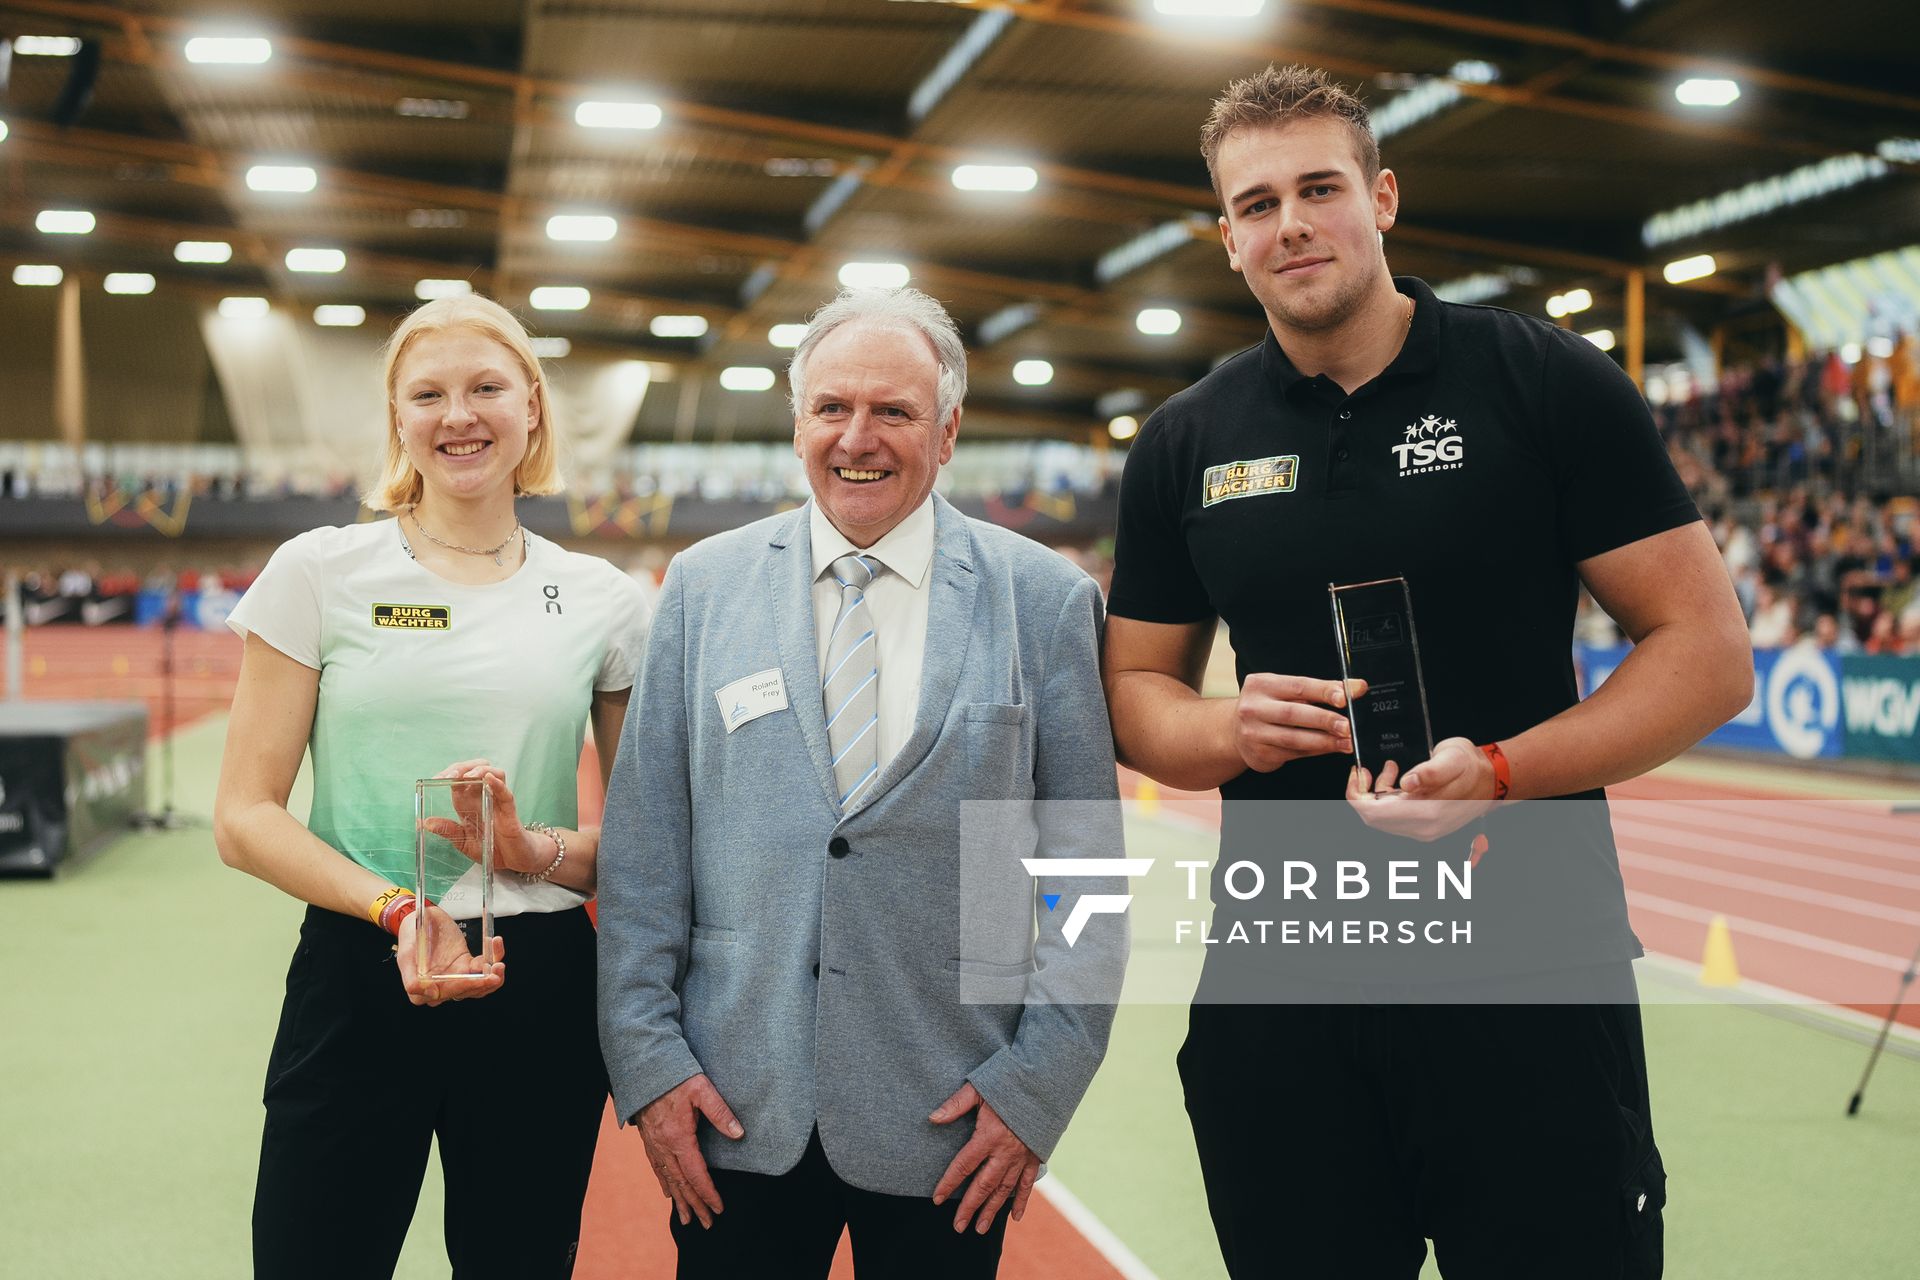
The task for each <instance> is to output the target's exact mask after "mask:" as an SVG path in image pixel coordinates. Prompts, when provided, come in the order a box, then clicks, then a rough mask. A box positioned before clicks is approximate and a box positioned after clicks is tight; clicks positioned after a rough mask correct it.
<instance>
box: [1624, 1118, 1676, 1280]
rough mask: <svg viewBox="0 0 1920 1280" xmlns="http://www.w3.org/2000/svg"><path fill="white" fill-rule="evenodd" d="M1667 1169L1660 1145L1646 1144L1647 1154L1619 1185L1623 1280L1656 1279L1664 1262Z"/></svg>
mask: <svg viewBox="0 0 1920 1280" xmlns="http://www.w3.org/2000/svg"><path fill="white" fill-rule="evenodd" d="M1666 1207H1667V1170H1666V1166H1665V1165H1663V1164H1661V1162H1660V1148H1658V1147H1656V1146H1654V1145H1652V1143H1648V1146H1647V1154H1646V1156H1645V1158H1644V1159H1642V1160H1641V1161H1640V1163H1639V1164H1637V1165H1635V1166H1634V1169H1633V1172H1632V1173H1630V1174H1628V1175H1627V1180H1626V1182H1625V1184H1624V1185H1623V1186H1622V1187H1621V1188H1620V1208H1621V1212H1622V1213H1624V1214H1625V1215H1626V1221H1627V1230H1626V1247H1625V1248H1624V1250H1623V1251H1622V1252H1623V1255H1624V1262H1625V1266H1624V1267H1623V1269H1622V1271H1621V1275H1622V1277H1623V1280H1659V1277H1660V1273H1661V1271H1662V1269H1663V1268H1664V1267H1665V1265H1666V1247H1665V1243H1664V1236H1665V1223H1664V1222H1663V1221H1662V1219H1661V1211H1662V1210H1663V1209H1665V1208H1666Z"/></svg>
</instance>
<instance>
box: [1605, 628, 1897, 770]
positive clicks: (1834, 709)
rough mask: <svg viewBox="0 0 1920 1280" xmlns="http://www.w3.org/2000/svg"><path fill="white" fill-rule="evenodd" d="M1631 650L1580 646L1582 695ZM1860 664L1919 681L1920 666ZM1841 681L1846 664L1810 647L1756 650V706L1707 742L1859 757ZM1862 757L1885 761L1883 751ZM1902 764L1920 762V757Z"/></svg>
mask: <svg viewBox="0 0 1920 1280" xmlns="http://www.w3.org/2000/svg"><path fill="white" fill-rule="evenodd" d="M1628 650H1629V646H1627V645H1613V646H1609V647H1607V648H1592V647H1588V646H1584V645H1581V646H1576V649H1575V660H1576V661H1577V662H1578V664H1579V667H1580V686H1581V688H1582V690H1583V691H1585V692H1586V693H1587V694H1589V695H1590V694H1592V692H1593V691H1594V690H1595V689H1597V688H1599V687H1600V686H1601V685H1602V684H1604V683H1605V682H1606V679H1607V677H1608V676H1610V675H1612V674H1613V672H1614V668H1616V667H1618V666H1619V665H1620V664H1621V663H1622V662H1623V661H1625V660H1626V656H1627V653H1628ZM1856 661H1859V662H1883V661H1890V662H1893V663H1894V664H1895V665H1897V666H1899V667H1902V668H1904V669H1905V670H1906V671H1907V673H1908V679H1909V680H1912V679H1915V678H1916V677H1920V671H1917V670H1916V667H1917V666H1920V664H1915V663H1912V662H1906V661H1902V660H1901V659H1855V658H1848V659H1846V662H1847V663H1849V664H1851V663H1854V662H1856ZM1851 669H1852V668H1851V666H1849V667H1848V670H1851ZM1842 678H1843V673H1842V670H1841V659H1840V658H1838V657H1837V656H1835V655H1833V654H1830V653H1826V652H1824V651H1822V650H1820V649H1816V648H1814V647H1812V646H1811V645H1795V646H1793V647H1792V648H1789V649H1757V650H1755V651H1754V655H1753V701H1752V702H1750V703H1748V704H1747V708H1746V710H1744V711H1742V712H1741V713H1740V714H1739V715H1737V716H1735V717H1734V718H1733V719H1732V720H1730V721H1728V722H1727V723H1726V724H1725V725H1723V726H1721V727H1720V728H1719V729H1716V730H1715V731H1714V732H1713V733H1711V734H1709V735H1708V736H1707V739H1706V742H1707V744H1708V745H1709V746H1716V747H1737V748H1740V749H1741V750H1745V751H1767V752H1772V753H1774V754H1777V755H1785V756H1792V757H1793V758H1794V759H1796V760H1814V759H1819V758H1821V757H1832V756H1839V755H1841V754H1843V753H1844V754H1855V752H1854V751H1853V750H1852V748H1853V746H1854V733H1853V730H1852V727H1851V718H1850V717H1848V718H1847V719H1848V723H1847V724H1845V725H1843V724H1842V719H1843V716H1842V712H1843V710H1844V707H1845V700H1844V698H1843V693H1842ZM1909 745H1910V744H1909ZM1859 754H1879V755H1882V756H1883V757H1884V755H1885V753H1884V751H1878V750H1876V751H1875V752H1867V753H1859ZM1900 758H1910V759H1920V753H1915V754H1914V755H1912V756H1910V757H1900Z"/></svg>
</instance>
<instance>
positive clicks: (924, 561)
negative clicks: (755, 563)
mask: <svg viewBox="0 0 1920 1280" xmlns="http://www.w3.org/2000/svg"><path fill="white" fill-rule="evenodd" d="M808 505H809V506H810V507H811V508H812V510H811V511H810V512H809V513H808V524H809V526H810V527H811V530H812V534H813V579H814V581H815V582H818V581H819V580H820V575H822V574H824V573H825V572H826V571H827V570H828V569H830V568H832V567H833V562H834V561H835V560H838V559H839V558H840V557H841V556H844V555H850V554H852V553H853V552H856V551H857V552H859V553H860V554H861V555H863V556H872V557H873V558H874V559H875V560H878V561H879V562H880V563H881V564H883V565H885V566H886V567H887V568H889V569H891V570H892V571H893V572H894V573H896V574H898V575H899V576H900V577H902V578H904V579H905V580H906V582H907V584H908V585H909V586H911V587H912V588H913V589H914V590H915V591H918V590H919V589H920V584H921V583H923V582H925V581H926V578H927V568H928V566H929V565H931V564H932V563H933V495H932V494H928V495H927V499H926V501H924V502H922V503H921V504H920V505H919V506H917V507H915V508H914V509H913V511H912V512H911V513H909V514H908V516H907V518H906V519H904V520H902V521H901V522H900V523H899V524H897V525H895V526H893V528H891V529H889V530H887V532H886V533H885V534H884V535H883V536H882V537H881V538H880V540H879V541H878V542H876V543H874V544H873V545H872V546H870V547H856V546H854V545H853V544H852V543H851V542H848V541H847V535H846V534H844V533H841V532H840V531H839V530H838V529H836V528H834V527H833V521H831V520H829V519H827V514H826V512H824V511H822V510H821V509H820V504H819V503H818V502H810V503H809V504H808Z"/></svg>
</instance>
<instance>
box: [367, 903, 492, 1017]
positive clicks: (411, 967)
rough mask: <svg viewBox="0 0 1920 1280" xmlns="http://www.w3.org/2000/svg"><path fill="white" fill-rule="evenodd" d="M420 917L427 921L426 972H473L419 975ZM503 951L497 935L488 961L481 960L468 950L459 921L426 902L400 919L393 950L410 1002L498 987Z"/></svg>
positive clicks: (464, 996) (472, 996) (473, 996)
mask: <svg viewBox="0 0 1920 1280" xmlns="http://www.w3.org/2000/svg"><path fill="white" fill-rule="evenodd" d="M423 919H424V920H427V921H429V922H430V927H429V928H428V929H427V930H426V932H427V934H428V937H429V943H430V948H429V950H428V952H427V972H428V973H430V974H433V973H439V974H449V973H462V974H465V973H470V974H474V975H476V976H474V977H471V978H441V979H440V980H438V981H435V980H434V979H432V978H422V977H421V976H420V966H419V961H418V951H417V947H418V945H419V943H420V922H421V921H422V920H423ZM506 955H507V943H506V939H504V938H498V937H496V938H494V939H493V955H492V957H491V958H490V960H489V961H486V962H483V961H482V960H480V959H479V958H477V957H475V956H474V955H472V954H471V953H469V952H468V951H467V935H466V934H465V933H463V932H461V930H460V922H459V921H458V920H455V919H454V918H453V917H452V916H450V915H448V914H447V913H446V912H444V911H442V910H441V909H440V908H439V907H437V906H435V905H434V904H432V903H431V902H427V903H422V904H421V905H420V906H419V907H418V908H417V909H416V910H415V911H414V912H413V913H412V914H411V915H409V916H408V917H407V918H406V919H405V920H403V921H401V922H400V944H399V946H398V947H396V948H395V950H394V961H395V963H396V964H398V966H399V968H400V982H401V984H402V985H404V986H405V987H406V989H407V999H408V1000H411V1001H412V1002H413V1003H414V1004H424V1005H437V1004H445V1003H446V1002H447V1001H449V1000H477V999H479V998H480V997H481V996H484V995H489V994H491V993H492V992H495V991H498V990H499V989H500V987H501V984H503V983H504V982H506V980H507V966H506V964H505V960H506Z"/></svg>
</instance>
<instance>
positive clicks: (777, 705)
mask: <svg viewBox="0 0 1920 1280" xmlns="http://www.w3.org/2000/svg"><path fill="white" fill-rule="evenodd" d="M713 696H714V700H715V701H717V702H718V703H719V704H720V723H722V724H724V725H726V726H727V732H728V733H732V732H733V731H734V730H735V729H738V728H739V727H740V726H741V725H743V724H746V723H747V722H748V721H749V720H758V719H759V718H760V717H761V716H764V715H766V714H767V713H768V712H771V711H785V710H786V709H787V682H786V681H785V680H783V679H781V677H780V668H778V667H769V668H768V669H767V670H765V671H756V672H754V673H753V674H752V675H750V676H745V677H743V678H741V679H739V680H735V681H734V682H733V683H732V684H730V685H728V686H726V688H724V689H717V690H715V691H714V695H713Z"/></svg>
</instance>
